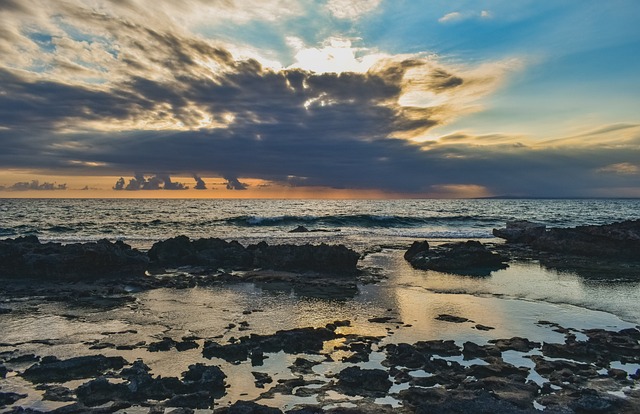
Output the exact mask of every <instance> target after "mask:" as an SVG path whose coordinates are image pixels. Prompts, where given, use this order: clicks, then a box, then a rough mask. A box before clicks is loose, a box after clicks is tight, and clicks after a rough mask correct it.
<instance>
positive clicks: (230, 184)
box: [224, 177, 247, 190]
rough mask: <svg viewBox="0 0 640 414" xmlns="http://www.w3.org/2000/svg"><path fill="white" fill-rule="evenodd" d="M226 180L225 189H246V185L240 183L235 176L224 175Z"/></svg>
mask: <svg viewBox="0 0 640 414" xmlns="http://www.w3.org/2000/svg"><path fill="white" fill-rule="evenodd" d="M224 179H225V180H227V190H246V189H247V185H246V184H245V183H241V182H240V180H238V179H237V178H236V177H224Z"/></svg>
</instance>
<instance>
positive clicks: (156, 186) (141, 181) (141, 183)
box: [112, 173, 189, 191]
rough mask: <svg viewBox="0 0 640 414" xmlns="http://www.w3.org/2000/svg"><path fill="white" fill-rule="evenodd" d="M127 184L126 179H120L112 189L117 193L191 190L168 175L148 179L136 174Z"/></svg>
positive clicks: (153, 176)
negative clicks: (123, 191)
mask: <svg viewBox="0 0 640 414" xmlns="http://www.w3.org/2000/svg"><path fill="white" fill-rule="evenodd" d="M125 183H126V181H125V179H124V177H120V178H119V179H118V180H117V181H116V183H115V184H114V186H113V187H112V188H113V190H116V191H122V190H125V191H139V190H187V189H188V188H189V187H187V186H185V185H184V184H182V183H177V182H173V181H171V177H169V175H168V174H158V175H152V176H150V177H149V178H146V177H145V176H144V175H143V174H141V173H136V175H135V177H134V178H131V179H130V180H129V182H128V183H126V184H125Z"/></svg>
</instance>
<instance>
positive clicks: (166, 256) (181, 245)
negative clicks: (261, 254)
mask: <svg viewBox="0 0 640 414" xmlns="http://www.w3.org/2000/svg"><path fill="white" fill-rule="evenodd" d="M148 255H149V258H150V259H151V262H152V264H155V265H158V266H185V265H192V266H211V267H239V268H249V267H251V265H252V261H253V260H252V255H251V254H250V253H249V252H247V251H246V250H245V248H244V246H242V245H241V244H240V243H238V242H236V241H232V242H227V241H225V240H222V239H218V238H206V239H198V240H194V241H191V240H190V239H189V238H188V237H187V236H177V237H174V238H171V239H168V240H164V241H160V242H157V243H154V245H153V246H152V247H151V249H150V250H149V252H148Z"/></svg>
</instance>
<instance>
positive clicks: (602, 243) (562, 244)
mask: <svg viewBox="0 0 640 414" xmlns="http://www.w3.org/2000/svg"><path fill="white" fill-rule="evenodd" d="M493 233H494V235H495V236H496V237H500V238H504V239H505V240H507V242H510V243H524V244H527V245H530V246H531V247H533V248H534V249H537V250H542V251H549V252H555V253H566V254H575V255H581V256H596V257H608V258H611V257H616V258H620V259H632V260H637V259H638V252H639V251H640V220H628V221H622V222H618V223H613V224H606V225H601V226H578V227H575V228H552V229H546V228H545V227H544V226H541V225H537V224H534V223H530V222H526V221H518V222H508V223H507V226H506V228H505V229H494V232H493Z"/></svg>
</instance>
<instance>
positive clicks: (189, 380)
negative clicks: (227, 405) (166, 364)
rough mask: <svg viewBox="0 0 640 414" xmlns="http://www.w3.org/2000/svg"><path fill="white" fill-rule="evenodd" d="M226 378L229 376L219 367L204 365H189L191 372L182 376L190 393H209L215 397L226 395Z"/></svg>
mask: <svg viewBox="0 0 640 414" xmlns="http://www.w3.org/2000/svg"><path fill="white" fill-rule="evenodd" d="M225 378H227V376H226V375H225V374H224V372H222V370H221V369H220V368H219V367H217V366H209V365H204V364H194V365H189V370H188V371H186V372H184V373H183V374H182V379H183V381H184V383H185V385H186V386H187V389H188V390H189V391H191V392H199V391H208V392H209V393H213V394H214V396H222V395H224V386H225Z"/></svg>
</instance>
